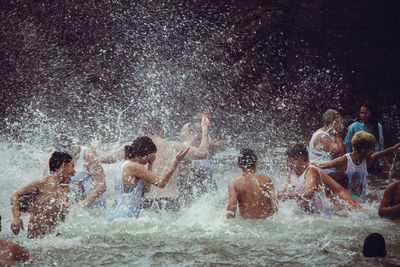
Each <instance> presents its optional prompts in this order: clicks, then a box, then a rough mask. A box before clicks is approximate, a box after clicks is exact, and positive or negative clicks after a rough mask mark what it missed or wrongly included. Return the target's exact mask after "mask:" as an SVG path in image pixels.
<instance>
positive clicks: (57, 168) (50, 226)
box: [11, 152, 75, 238]
mask: <svg viewBox="0 0 400 267" xmlns="http://www.w3.org/2000/svg"><path fill="white" fill-rule="evenodd" d="M49 168H50V172H51V175H50V176H47V177H44V178H38V179H35V180H33V181H32V182H30V183H29V184H27V185H26V186H24V187H22V188H21V189H20V190H18V191H17V192H15V193H14V194H13V195H12V197H11V208H12V209H11V210H12V214H13V221H12V223H11V230H12V231H13V233H14V234H15V235H18V234H19V232H20V230H21V229H24V226H23V222H22V219H21V213H20V199H21V197H23V196H26V195H33V196H32V206H31V207H30V208H29V214H30V215H31V217H30V220H29V223H28V237H29V238H35V237H42V236H44V235H47V234H49V233H52V232H53V231H54V229H55V228H56V226H57V225H58V222H59V221H64V219H65V217H66V215H67V214H68V211H69V198H68V194H69V192H70V190H69V183H70V181H71V177H72V175H74V173H75V170H74V163H73V161H72V157H71V156H70V155H68V154H67V153H63V152H54V153H53V154H52V155H51V157H50V160H49Z"/></svg>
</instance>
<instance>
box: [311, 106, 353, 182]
mask: <svg viewBox="0 0 400 267" xmlns="http://www.w3.org/2000/svg"><path fill="white" fill-rule="evenodd" d="M322 118H323V123H324V125H323V127H322V128H320V129H318V130H317V131H316V132H315V133H314V134H313V135H312V137H311V140H310V144H309V146H308V157H309V159H310V163H316V164H321V163H324V162H329V161H331V160H333V159H335V158H337V157H340V156H343V155H344V154H345V153H346V149H345V147H344V144H343V139H342V136H341V135H342V133H343V130H344V126H343V122H342V116H341V115H340V114H339V112H337V111H336V110H333V109H328V110H327V111H325V113H324V114H323V116H322ZM324 171H325V173H327V174H328V175H329V176H330V177H332V178H334V179H335V181H337V182H338V183H339V184H340V185H342V186H343V187H344V188H347V186H348V180H349V179H348V177H347V176H346V175H345V174H344V173H341V172H339V171H338V170H337V169H335V168H333V169H325V170H324Z"/></svg>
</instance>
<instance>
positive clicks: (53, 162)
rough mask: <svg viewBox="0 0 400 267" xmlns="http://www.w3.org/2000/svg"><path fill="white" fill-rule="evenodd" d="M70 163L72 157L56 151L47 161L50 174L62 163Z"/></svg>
mask: <svg viewBox="0 0 400 267" xmlns="http://www.w3.org/2000/svg"><path fill="white" fill-rule="evenodd" d="M71 161H72V157H71V156H70V155H69V154H68V153H65V152H58V151H55V152H53V154H52V155H51V157H50V160H49V168H50V172H55V171H56V170H58V169H59V168H60V167H61V165H62V164H63V163H65V164H68V163H70V162H71Z"/></svg>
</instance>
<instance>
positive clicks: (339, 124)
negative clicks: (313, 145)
mask: <svg viewBox="0 0 400 267" xmlns="http://www.w3.org/2000/svg"><path fill="white" fill-rule="evenodd" d="M333 129H334V130H335V131H336V132H337V133H341V132H343V130H344V126H343V119H342V116H341V115H337V116H336V119H335V121H334V122H333Z"/></svg>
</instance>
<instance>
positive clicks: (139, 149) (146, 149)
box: [125, 136, 157, 159]
mask: <svg viewBox="0 0 400 267" xmlns="http://www.w3.org/2000/svg"><path fill="white" fill-rule="evenodd" d="M156 152H157V147H156V145H155V144H154V142H153V140H151V138H149V137H147V136H142V137H138V138H136V139H135V140H134V141H133V142H132V144H131V145H130V146H125V159H133V158H136V157H140V158H143V157H145V156H147V155H150V154H152V153H156Z"/></svg>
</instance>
